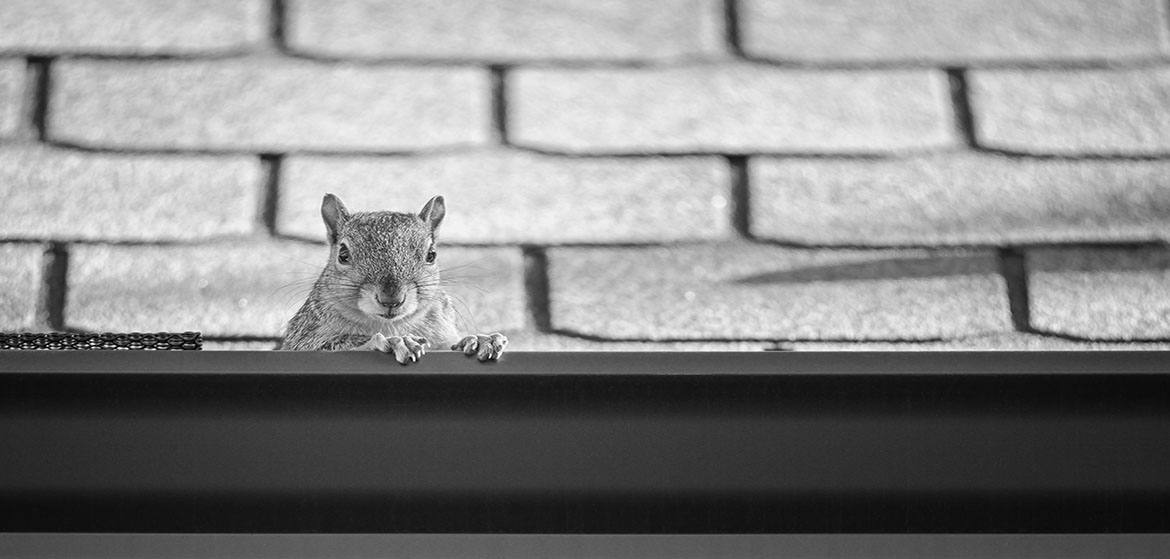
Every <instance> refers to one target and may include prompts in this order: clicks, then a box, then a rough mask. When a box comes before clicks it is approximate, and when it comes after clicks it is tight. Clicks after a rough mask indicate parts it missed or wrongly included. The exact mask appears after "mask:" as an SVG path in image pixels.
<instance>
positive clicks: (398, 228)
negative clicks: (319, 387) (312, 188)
mask: <svg viewBox="0 0 1170 559" xmlns="http://www.w3.org/2000/svg"><path fill="white" fill-rule="evenodd" d="M445 213H446V207H445V206H444V204H443V197H442V196H435V197H433V198H431V199H430V201H428V202H427V203H426V205H425V206H423V209H422V211H421V212H419V213H418V214H411V213H399V212H390V211H378V212H354V213H350V212H349V210H347V209H346V207H345V204H344V203H342V201H341V199H340V198H338V197H337V196H335V195H333V194H326V195H325V198H324V199H323V200H322V201H321V217H322V219H324V221H325V230H326V233H327V240H328V242H329V261H328V262H327V263H326V264H325V268H324V269H323V270H322V271H321V275H320V277H318V279H317V281H316V283H314V285H313V289H312V290H311V291H310V292H309V296H308V298H306V299H305V303H304V305H302V306H301V308H300V310H298V311H297V313H296V314H295V315H293V317H292V319H290V320H289V322H288V326H287V327H286V328H285V335H284V339H283V340H282V342H281V345H280V349H282V350H329V351H332V350H348V349H358V350H375V351H380V352H383V353H393V354H394V358H395V360H396V361H398V362H399V363H402V364H403V365H406V364H408V363H413V362H416V361H418V360H419V358H421V357H422V356H423V355H424V354H425V353H426V349H427V348H428V347H431V346H432V344H441V345H448V344H450V348H451V349H452V350H454V351H461V352H463V353H464V355H468V356H471V355H475V356H476V357H477V358H478V359H479V360H480V361H495V360H498V359H499V358H500V355H502V354H503V352H504V346H505V345H507V343H508V340H507V338H506V337H504V335H502V334H500V333H492V334H486V335H469V336H462V337H460V335H459V331H458V326H457V322H458V321H457V313H456V310H455V308H454V306H453V305H452V302H451V298H450V297H449V296H448V295H447V293H446V292H445V291H443V290H442V288H441V287H440V286H441V282H440V279H439V266H438V264H437V260H438V255H437V252H436V246H435V245H436V240H437V235H438V231H439V225H440V224H441V223H442V222H443V216H444V214H445Z"/></svg>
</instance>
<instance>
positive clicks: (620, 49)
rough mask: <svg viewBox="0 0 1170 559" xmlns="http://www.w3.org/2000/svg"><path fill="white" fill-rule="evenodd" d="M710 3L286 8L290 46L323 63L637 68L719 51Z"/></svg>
mask: <svg viewBox="0 0 1170 559" xmlns="http://www.w3.org/2000/svg"><path fill="white" fill-rule="evenodd" d="M722 9H723V7H722V3H721V2H719V1H718V0H665V1H658V2H643V1H639V0H617V1H614V0H609V1H605V2H597V1H594V0H570V1H559V2H549V1H547V0H507V1H502V2H483V1H481V0H454V1H446V2H425V1H418V0H343V1H339V2H338V1H333V2H320V1H317V0H294V1H292V2H290V5H289V10H288V13H289V22H290V25H289V32H288V36H289V42H290V44H291V46H292V47H293V48H294V49H297V50H301V51H305V52H312V53H321V54H327V55H331V56H358V57H372V58H420V59H441V58H458V59H475V60H488V61H493V60H495V61H499V60H504V61H514V60H534V59H562V60H566V59H567V60H580V59H602V60H645V59H669V58H677V57H685V56H694V55H703V54H708V53H714V52H719V51H720V50H721V39H722V37H721V33H722V26H723V24H722V17H721V16H722V13H721V10H722Z"/></svg>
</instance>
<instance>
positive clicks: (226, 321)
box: [65, 241, 525, 336]
mask: <svg viewBox="0 0 1170 559" xmlns="http://www.w3.org/2000/svg"><path fill="white" fill-rule="evenodd" d="M327 254H328V253H327V251H326V249H325V247H324V245H319V246H318V245H307V244H303V243H271V242H261V241H256V242H251V243H243V242H235V243H217V244H208V245H178V246H107V245H80V246H75V247H73V250H72V252H71V254H70V261H69V262H70V265H69V290H68V303H67V307H66V310H65V319H66V324H68V325H69V326H70V327H73V328H82V329H86V330H101V331H163V330H165V331H185V330H193V331H200V332H203V334H204V335H205V336H277V335H279V333H280V330H281V328H282V327H283V326H284V324H285V322H287V320H288V318H290V317H291V316H292V315H293V314H294V313H295V312H296V311H297V309H298V308H300V305H301V303H302V302H304V298H305V297H306V296H307V295H308V293H309V289H310V288H311V286H312V283H313V281H314V280H316V278H317V275H318V274H319V273H320V268H321V266H322V265H324V263H325V262H324V261H325V258H326V257H327ZM440 258H441V259H442V262H443V266H444V267H457V266H463V267H461V268H457V269H456V270H454V271H453V272H451V273H450V274H447V277H448V278H449V280H450V281H452V282H459V281H461V280H460V278H465V279H466V280H467V281H473V282H474V283H476V284H477V285H479V286H480V287H481V288H482V289H483V291H482V292H481V291H479V290H476V289H474V288H472V287H470V286H457V287H458V290H459V292H458V295H459V299H460V301H461V303H460V304H461V305H463V306H461V307H460V308H461V310H462V311H463V312H464V313H471V314H470V316H471V317H472V318H474V319H475V320H476V322H478V323H479V324H480V325H481V326H482V327H483V328H485V329H497V328H498V329H503V328H520V327H522V326H523V324H524V319H525V317H524V315H523V310H524V302H523V296H522V293H521V291H520V290H521V289H522V288H523V283H522V281H523V280H522V271H521V269H520V268H521V264H520V255H519V252H518V251H515V250H508V249H496V250H472V249H446V250H444V251H443V253H442V254H441V255H440ZM497 325H498V326H497Z"/></svg>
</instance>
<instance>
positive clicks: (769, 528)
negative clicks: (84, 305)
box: [0, 352, 1170, 534]
mask: <svg viewBox="0 0 1170 559" xmlns="http://www.w3.org/2000/svg"><path fill="white" fill-rule="evenodd" d="M1167 357H1168V354H1166V353H1160V352H1034V353H1015V352H986V353H979V352H971V353H967V352H963V353H956V352H947V353H928V352H920V353H919V352H915V353H886V352H882V353H860V352H858V353H764V352H760V353H583V352H582V353H576V352H575V353H523V352H516V353H512V354H509V355H507V356H506V358H505V360H504V361H503V362H501V363H498V364H494V365H481V364H479V363H476V362H474V361H473V360H468V359H466V358H464V357H463V356H461V355H455V354H445V353H440V354H430V355H427V356H426V358H425V359H424V360H423V361H422V362H420V363H418V364H415V365H412V366H409V367H402V366H399V365H397V364H395V363H393V362H391V361H390V360H389V359H387V358H386V356H384V355H377V354H373V353H356V352H355V353H292V352H182V353H169V352H0V449H3V451H2V452H0V531H9V532H38V531H58V532H79V531H80V532H273V533H276V532H334V533H342V532H365V533H409V532H423V533H453V532H472V533H516V534H520V533H562V534H573V533H580V534H589V533H594V534H597V533H629V534H638V533H640V534H654V533H658V534H670V533H696V534H699V533H891V534H894V533H907V532H914V533H944V532H967V533H1004V534H1006V533H1018V532H1048V533H1070V532H1097V533H1105V532H1110V533H1126V532H1129V533H1133V532H1147V533H1150V532H1170V444H1167V443H1168V442H1170V359H1167Z"/></svg>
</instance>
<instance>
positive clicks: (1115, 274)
mask: <svg viewBox="0 0 1170 559" xmlns="http://www.w3.org/2000/svg"><path fill="white" fill-rule="evenodd" d="M1028 270H1029V274H1028V286H1029V290H1030V295H1031V299H1032V322H1033V325H1034V326H1035V327H1036V328H1038V329H1040V330H1041V331H1048V332H1056V333H1061V334H1070V335H1073V336H1081V337H1085V338H1094V339H1123V340H1128V339H1158V338H1160V339H1165V338H1168V337H1170V251H1168V250H1166V249H1154V248H1150V249H1140V250H1128V251H1127V250H1116V249H1114V250H1091V249H1052V250H1036V251H1031V252H1029V253H1028Z"/></svg>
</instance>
